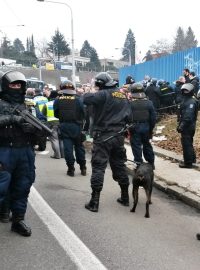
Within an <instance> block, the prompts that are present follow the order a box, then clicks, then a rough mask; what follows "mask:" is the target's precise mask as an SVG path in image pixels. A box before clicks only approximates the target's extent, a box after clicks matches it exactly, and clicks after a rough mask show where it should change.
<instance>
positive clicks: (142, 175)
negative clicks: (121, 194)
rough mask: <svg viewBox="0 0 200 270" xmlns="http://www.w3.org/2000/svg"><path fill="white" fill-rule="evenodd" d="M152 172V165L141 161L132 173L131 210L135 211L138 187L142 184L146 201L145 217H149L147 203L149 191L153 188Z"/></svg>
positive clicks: (149, 201) (149, 197)
mask: <svg viewBox="0 0 200 270" xmlns="http://www.w3.org/2000/svg"><path fill="white" fill-rule="evenodd" d="M153 180H154V173H153V167H152V165H151V164H149V163H142V164H140V165H139V166H138V167H137V168H136V169H135V173H134V175H133V192H132V194H133V201H134V203H133V208H132V209H131V210H130V211H131V212H135V209H136V206H137V203H138V189H139V187H140V186H142V187H143V188H144V189H145V192H146V196H147V201H146V213H145V217H146V218H149V217H150V215H149V204H151V193H152V188H153Z"/></svg>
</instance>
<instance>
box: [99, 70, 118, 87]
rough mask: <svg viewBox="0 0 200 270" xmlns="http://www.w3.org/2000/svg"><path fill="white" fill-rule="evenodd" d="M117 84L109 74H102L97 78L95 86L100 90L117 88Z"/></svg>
mask: <svg viewBox="0 0 200 270" xmlns="http://www.w3.org/2000/svg"><path fill="white" fill-rule="evenodd" d="M117 83H118V82H117V81H114V80H113V78H112V77H111V76H110V75H109V74H108V73H107V72H100V73H99V74H97V75H96V77H95V86H97V87H99V88H100V89H103V88H112V87H115V86H116V85H117Z"/></svg>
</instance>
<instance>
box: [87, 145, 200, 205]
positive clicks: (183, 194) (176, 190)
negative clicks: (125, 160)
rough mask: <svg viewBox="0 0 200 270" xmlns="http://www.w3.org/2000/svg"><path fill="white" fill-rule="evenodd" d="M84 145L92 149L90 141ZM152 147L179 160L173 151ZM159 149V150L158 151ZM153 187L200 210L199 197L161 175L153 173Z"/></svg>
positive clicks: (165, 155)
mask: <svg viewBox="0 0 200 270" xmlns="http://www.w3.org/2000/svg"><path fill="white" fill-rule="evenodd" d="M85 146H86V151H87V152H88V153H90V154H91V149H92V142H87V143H86V144H85ZM156 148H157V149H154V153H155V155H157V156H158V157H161V158H164V159H168V160H172V161H176V162H180V161H181V158H180V157H178V155H177V154H176V153H174V152H170V151H166V150H164V149H159V148H158V147H156ZM159 150H160V152H159ZM162 151H163V152H162ZM129 166H130V165H128V164H126V167H127V172H128V174H129V175H131V176H132V175H133V168H130V167H129ZM194 169H196V170H198V171H200V166H199V165H194ZM154 187H155V188H157V189H159V190H161V191H162V192H165V193H166V194H168V195H170V196H173V197H175V198H176V199H178V200H180V201H182V202H184V203H185V204H187V205H189V206H192V207H194V208H196V209H198V210H200V197H199V196H197V195H195V194H194V193H191V192H189V191H187V190H185V189H184V188H182V187H179V186H177V185H176V184H175V185H170V184H168V183H167V179H164V178H162V177H159V176H158V175H156V173H155V179H154Z"/></svg>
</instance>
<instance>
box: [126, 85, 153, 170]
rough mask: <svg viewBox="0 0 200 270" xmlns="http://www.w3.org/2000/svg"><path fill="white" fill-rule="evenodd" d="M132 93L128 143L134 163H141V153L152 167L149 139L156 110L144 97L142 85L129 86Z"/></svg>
mask: <svg viewBox="0 0 200 270" xmlns="http://www.w3.org/2000/svg"><path fill="white" fill-rule="evenodd" d="M130 90H131V93H132V97H133V99H132V101H131V110H132V114H133V123H134V126H133V128H131V129H130V135H131V136H130V143H131V148H132V152H133V156H134V161H135V163H136V164H138V165H139V164H141V163H143V158H142V153H143V156H144V158H145V160H146V161H147V162H149V163H150V164H152V166H153V168H154V159H155V156H154V152H153V148H152V145H151V143H150V139H151V137H152V133H153V129H154V126H155V123H156V111H155V108H154V106H153V103H152V101H151V100H148V99H147V98H146V95H145V94H144V87H143V85H142V84H140V83H135V84H133V85H132V86H131V88H130Z"/></svg>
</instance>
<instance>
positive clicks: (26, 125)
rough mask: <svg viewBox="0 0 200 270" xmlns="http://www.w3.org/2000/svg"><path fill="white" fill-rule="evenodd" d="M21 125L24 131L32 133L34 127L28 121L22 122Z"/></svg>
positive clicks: (34, 129)
mask: <svg viewBox="0 0 200 270" xmlns="http://www.w3.org/2000/svg"><path fill="white" fill-rule="evenodd" d="M21 127H22V130H23V131H24V133H34V132H35V131H36V128H35V127H34V126H33V125H31V124H29V123H23V124H21Z"/></svg>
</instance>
